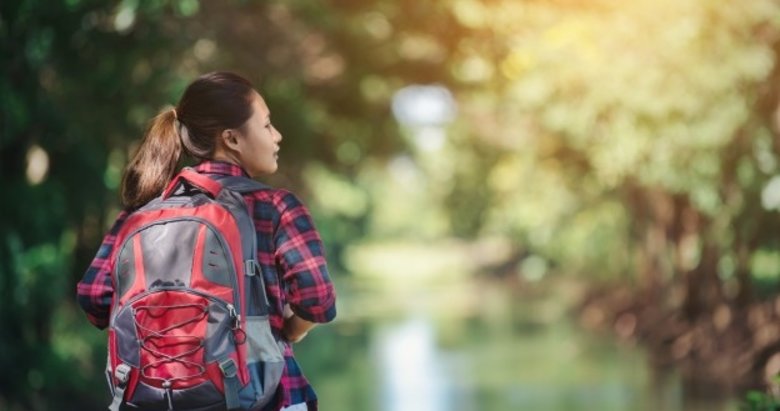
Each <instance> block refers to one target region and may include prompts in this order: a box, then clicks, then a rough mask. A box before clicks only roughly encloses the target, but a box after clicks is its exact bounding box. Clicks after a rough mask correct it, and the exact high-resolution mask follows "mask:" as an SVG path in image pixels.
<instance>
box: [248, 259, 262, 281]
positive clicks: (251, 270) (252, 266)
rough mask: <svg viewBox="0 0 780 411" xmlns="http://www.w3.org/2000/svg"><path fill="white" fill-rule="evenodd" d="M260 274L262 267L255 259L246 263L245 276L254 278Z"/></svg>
mask: <svg viewBox="0 0 780 411" xmlns="http://www.w3.org/2000/svg"><path fill="white" fill-rule="evenodd" d="M259 272H260V265H259V264H257V261H255V260H254V259H252V260H246V261H244V275H246V276H247V277H252V276H253V275H256V274H257V273H259Z"/></svg>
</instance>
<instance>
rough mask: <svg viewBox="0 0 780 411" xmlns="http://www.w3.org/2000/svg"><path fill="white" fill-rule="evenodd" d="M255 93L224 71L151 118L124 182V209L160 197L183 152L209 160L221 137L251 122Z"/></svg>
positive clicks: (198, 81) (197, 83) (194, 86)
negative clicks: (173, 105) (231, 129)
mask: <svg viewBox="0 0 780 411" xmlns="http://www.w3.org/2000/svg"><path fill="white" fill-rule="evenodd" d="M253 93H254V88H253V87H252V84H251V83H250V82H249V81H248V80H247V79H245V78H243V77H241V76H239V75H237V74H234V73H229V72H224V71H218V72H212V73H208V74H205V75H203V76H201V77H198V78H197V79H196V80H195V81H193V82H192V83H190V85H189V86H187V89H186V90H185V91H184V94H183V95H182V96H181V100H179V104H177V105H176V107H175V108H169V109H165V110H163V111H162V112H160V113H159V114H158V115H157V116H156V117H155V118H154V120H153V121H152V123H151V125H150V126H149V129H148V130H147V131H146V134H145V136H144V138H143V141H142V142H141V146H140V147H139V148H138V151H137V152H136V153H135V155H134V156H133V158H132V160H130V162H129V163H128V165H127V168H126V169H125V173H124V176H123V177H122V189H121V193H122V194H121V195H122V203H123V205H124V206H125V207H127V208H137V207H140V206H142V205H144V204H146V203H147V202H149V201H150V200H152V199H153V198H155V197H157V196H158V195H160V193H162V191H163V189H164V188H165V186H166V185H167V184H168V183H169V182H170V180H171V179H172V178H173V176H174V173H175V172H176V166H177V164H178V163H179V160H180V158H181V154H182V151H184V152H186V153H187V154H189V155H191V156H192V157H194V158H196V159H201V160H202V159H209V158H211V157H212V156H213V155H214V150H215V148H216V144H217V138H218V137H219V135H220V134H221V133H222V131H223V130H225V129H228V128H239V127H241V126H242V125H243V124H244V123H246V121H247V120H249V118H250V117H251V116H252V100H253ZM177 120H178V124H177Z"/></svg>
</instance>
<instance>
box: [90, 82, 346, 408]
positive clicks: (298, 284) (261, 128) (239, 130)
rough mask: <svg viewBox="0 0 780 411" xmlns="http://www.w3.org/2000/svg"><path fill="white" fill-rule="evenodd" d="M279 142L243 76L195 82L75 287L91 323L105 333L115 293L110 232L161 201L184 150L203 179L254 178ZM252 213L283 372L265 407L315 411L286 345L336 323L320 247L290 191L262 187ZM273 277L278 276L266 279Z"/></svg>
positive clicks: (162, 128)
mask: <svg viewBox="0 0 780 411" xmlns="http://www.w3.org/2000/svg"><path fill="white" fill-rule="evenodd" d="M281 141H282V135H281V134H280V133H279V132H278V131H277V130H276V129H275V128H274V126H273V125H272V124H271V118H270V111H269V109H268V106H267V105H266V103H265V101H264V100H263V98H262V97H261V96H260V94H258V92H257V91H255V89H254V88H253V87H252V85H251V84H250V83H249V81H247V80H246V79H244V78H242V77H240V76H238V75H236V74H233V73H228V72H214V73H209V74H206V75H204V76H202V77H200V78H198V79H196V80H195V81H194V82H192V83H191V84H190V85H189V86H188V87H187V89H186V90H185V92H184V95H183V96H182V97H181V100H180V101H179V103H178V104H177V106H176V107H175V108H171V109H168V110H165V111H163V112H161V113H160V114H159V115H158V116H157V117H155V119H154V120H153V122H152V124H151V126H150V127H149V130H148V131H147V134H146V136H145V137H144V139H143V142H142V143H141V145H140V147H139V149H138V152H137V153H136V154H135V156H134V157H133V159H132V160H131V161H130V163H129V165H128V166H127V169H126V170H125V174H124V177H123V180H122V187H121V196H122V202H123V204H124V207H125V209H124V210H123V211H122V212H121V213H120V214H119V216H118V217H117V220H116V222H115V223H114V225H113V227H112V228H111V230H110V232H109V233H107V234H106V236H105V238H104V239H103V243H102V244H101V246H100V249H99V250H98V253H97V255H96V257H95V259H94V260H93V262H92V264H91V265H90V267H89V268H88V270H87V271H86V273H85V274H84V278H83V279H82V281H81V282H80V283H79V284H78V301H79V304H80V305H81V307H82V308H83V309H84V311H85V312H86V314H87V316H88V318H89V320H90V322H92V323H93V324H94V325H95V326H96V327H98V328H100V329H103V328H105V327H106V326H108V319H109V315H110V312H109V311H110V308H111V303H112V298H114V296H115V292H114V289H113V285H112V284H113V283H112V278H111V271H112V269H113V261H110V258H109V256H110V255H112V252H113V249H114V246H115V240H116V234H117V233H118V232H119V230H120V229H121V227H122V224H123V222H124V221H125V220H126V219H127V217H128V216H129V215H130V214H131V213H132V212H133V211H134V210H135V209H137V208H139V207H141V206H143V205H144V204H146V203H147V202H149V201H150V200H152V199H154V198H155V197H157V196H159V195H160V194H161V193H162V191H163V189H164V188H165V187H166V186H167V185H168V184H169V182H170V180H171V179H172V177H173V176H174V175H175V173H176V171H177V170H176V167H177V164H178V163H179V159H180V157H181V155H182V154H183V153H186V154H188V155H189V156H191V157H193V158H195V159H198V160H200V163H199V164H198V165H197V166H196V167H194V168H195V170H196V171H198V172H199V173H202V174H205V175H232V176H246V177H257V176H260V175H263V174H269V173H273V172H275V171H276V169H277V160H278V153H279V148H280V147H279V144H280V142H281ZM245 201H246V203H247V205H248V207H249V210H252V211H253V217H254V224H255V230H256V232H257V236H258V239H263V238H264V239H268V241H258V250H257V261H258V262H259V263H260V265H261V266H262V265H268V266H269V267H262V268H263V269H262V272H263V273H274V272H277V273H278V275H276V276H273V275H271V276H269V275H267V274H266V275H264V279H265V288H266V293H267V295H268V300H269V304H270V311H271V312H270V324H271V327H272V329H273V331H274V334H275V335H277V336H278V337H279V338H281V339H282V340H283V341H284V343H283V345H284V347H285V348H284V359H285V369H284V371H283V374H282V379H281V382H280V384H279V388H278V389H277V391H276V394H275V396H274V399H273V400H272V401H271V403H270V404H268V405H267V406H266V407H265V408H264V410H274V411H275V410H280V409H285V410H295V411H298V410H316V409H317V398H316V395H315V393H314V391H313V389H312V387H311V386H310V385H309V383H308V382H307V380H306V379H305V378H304V376H303V374H302V372H301V369H300V368H299V366H298V364H297V362H296V361H295V358H294V357H293V351H292V349H291V343H294V342H298V341H300V340H301V339H302V338H303V337H304V336H305V335H306V333H307V332H308V331H309V330H310V329H311V328H312V327H313V326H314V324H315V323H324V322H328V321H331V320H333V318H334V317H335V315H336V309H335V291H334V288H333V285H332V283H331V281H330V279H329V276H328V271H327V267H326V262H325V258H324V255H323V246H322V243H321V240H320V236H319V234H318V233H317V231H316V229H315V227H314V224H313V222H312V218H311V216H310V214H309V212H308V210H307V209H306V207H305V206H304V205H303V204H302V203H301V202H300V201H299V200H298V198H296V197H295V196H294V195H293V194H291V193H290V192H288V191H285V190H280V189H266V190H259V191H256V192H253V193H251V194H248V195H245ZM272 277H275V278H272Z"/></svg>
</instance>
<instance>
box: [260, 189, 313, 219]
mask: <svg viewBox="0 0 780 411" xmlns="http://www.w3.org/2000/svg"><path fill="white" fill-rule="evenodd" d="M251 195H252V198H253V199H254V200H255V202H256V208H257V205H258V204H257V202H260V203H261V204H265V205H266V206H271V207H273V209H275V210H276V211H277V212H278V213H282V212H284V211H286V210H291V209H295V208H301V207H304V208H305V205H304V204H303V202H302V201H301V199H300V198H299V197H298V196H297V195H296V194H295V193H293V192H292V191H290V190H288V189H285V188H277V187H266V188H264V189H262V190H257V191H254V192H252V193H251Z"/></svg>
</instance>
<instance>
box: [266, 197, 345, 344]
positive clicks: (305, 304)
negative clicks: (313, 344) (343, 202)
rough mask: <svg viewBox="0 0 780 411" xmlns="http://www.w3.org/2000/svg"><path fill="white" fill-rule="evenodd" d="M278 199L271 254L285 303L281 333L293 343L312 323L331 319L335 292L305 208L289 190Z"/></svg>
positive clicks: (320, 245) (317, 234)
mask: <svg viewBox="0 0 780 411" xmlns="http://www.w3.org/2000/svg"><path fill="white" fill-rule="evenodd" d="M278 201H280V202H281V204H278V205H277V206H278V207H279V208H280V209H281V210H282V211H281V214H280V218H279V224H278V226H277V229H276V231H275V233H274V245H275V251H274V253H275V257H276V262H277V266H278V267H279V268H280V277H281V280H282V282H283V287H282V289H283V290H285V300H286V303H287V304H288V306H287V307H286V308H285V315H284V317H285V324H284V329H283V333H284V335H285V337H287V339H288V340H289V341H293V342H295V341H298V340H300V339H301V338H303V337H304V336H305V335H306V333H307V332H308V331H309V330H310V329H311V328H312V327H313V326H314V324H315V323H325V322H329V321H331V320H333V318H335V316H336V292H335V290H334V288H333V284H332V283H331V281H330V277H329V274H328V268H327V263H326V261H325V256H324V250H323V246H322V240H321V239H320V235H319V233H318V232H317V230H316V228H315V227H314V222H313V220H312V218H311V215H310V214H309V211H308V210H307V209H306V207H305V206H304V205H303V204H302V203H301V202H300V200H298V199H297V198H296V197H295V196H294V195H293V194H291V193H289V192H285V194H284V195H283V196H282V197H281V198H279V199H278Z"/></svg>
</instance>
